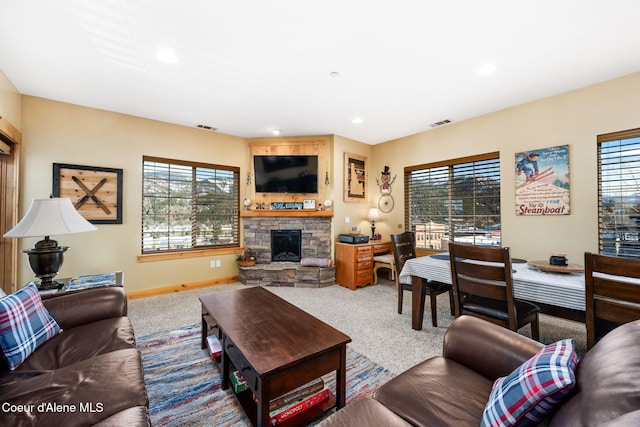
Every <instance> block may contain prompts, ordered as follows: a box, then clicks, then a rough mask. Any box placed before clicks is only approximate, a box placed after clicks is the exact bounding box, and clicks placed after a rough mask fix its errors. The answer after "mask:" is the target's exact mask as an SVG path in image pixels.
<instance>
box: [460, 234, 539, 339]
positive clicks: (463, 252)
mask: <svg viewBox="0 0 640 427" xmlns="http://www.w3.org/2000/svg"><path fill="white" fill-rule="evenodd" d="M449 259H450V262H451V278H452V281H453V294H454V303H455V316H456V317H459V316H461V315H463V314H469V315H472V316H476V317H480V318H482V319H485V320H488V321H489V322H492V323H496V324H498V325H501V326H504V327H505V328H508V329H511V330H512V331H517V330H518V329H519V328H521V327H522V326H525V325H527V324H529V323H530V324H531V337H532V338H533V339H534V340H536V341H538V340H539V338H540V332H539V328H540V326H539V321H538V313H539V312H540V308H539V307H538V306H537V305H535V304H532V303H530V302H527V301H521V300H518V299H515V298H514V297H513V278H512V272H513V270H512V267H511V254H510V251H509V248H495V247H489V246H474V245H466V244H460V243H453V242H450V243H449ZM478 261H479V262H478Z"/></svg>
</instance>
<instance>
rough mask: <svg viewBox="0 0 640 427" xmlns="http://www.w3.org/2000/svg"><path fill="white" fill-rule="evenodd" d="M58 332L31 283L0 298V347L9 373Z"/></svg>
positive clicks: (58, 329)
mask: <svg viewBox="0 0 640 427" xmlns="http://www.w3.org/2000/svg"><path fill="white" fill-rule="evenodd" d="M60 331H61V329H60V327H59V326H58V323H57V322H56V321H55V320H54V319H53V317H51V315H50V314H49V312H48V311H47V309H46V308H45V307H44V305H42V299H41V298H40V294H39V293H38V288H36V285H34V284H33V283H29V284H28V285H27V286H25V287H24V288H22V289H19V290H18V291H16V292H14V293H13V294H11V295H7V296H5V297H2V298H0V347H1V348H2V354H3V355H4V358H5V359H6V361H7V365H8V366H9V369H10V370H12V371H13V370H14V369H16V368H17V367H18V366H20V365H21V364H22V362H24V361H25V360H26V358H27V357H29V355H30V354H31V353H33V351H34V350H35V349H36V348H38V347H39V346H41V345H42V344H43V343H45V342H47V340H49V339H50V338H52V337H54V336H55V335H56V334H58V333H60Z"/></svg>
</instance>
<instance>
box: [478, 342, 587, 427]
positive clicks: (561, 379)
mask: <svg viewBox="0 0 640 427" xmlns="http://www.w3.org/2000/svg"><path fill="white" fill-rule="evenodd" d="M577 363H578V355H577V354H576V352H575V343H574V341H573V340H572V339H566V340H562V341H558V342H556V343H554V344H550V345H547V346H545V347H544V348H543V349H542V350H540V351H539V352H538V353H536V355H535V356H533V357H532V358H531V359H529V360H527V361H526V362H525V363H523V364H522V365H520V366H519V367H518V368H517V369H516V370H514V371H513V372H512V373H510V374H509V375H508V376H506V377H502V378H498V379H497V380H496V381H495V382H494V383H493V388H492V390H491V395H490V396H489V402H487V406H486V407H485V408H484V413H483V414H482V427H489V426H491V427H503V426H515V425H518V426H529V425H538V424H539V423H540V422H542V421H543V420H544V418H545V417H546V416H547V415H548V414H550V413H551V412H552V411H553V410H554V408H555V407H556V406H557V405H558V404H559V403H560V402H561V401H562V398H563V397H564V396H566V395H567V394H568V393H569V392H570V391H571V390H572V389H573V387H574V386H575V384H576V379H575V373H574V371H575V368H576V364H577Z"/></svg>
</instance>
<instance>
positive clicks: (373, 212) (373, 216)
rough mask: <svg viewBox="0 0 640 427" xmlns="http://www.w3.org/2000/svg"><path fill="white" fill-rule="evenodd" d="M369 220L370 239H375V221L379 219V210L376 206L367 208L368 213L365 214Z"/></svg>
mask: <svg viewBox="0 0 640 427" xmlns="http://www.w3.org/2000/svg"><path fill="white" fill-rule="evenodd" d="M367 218H369V221H371V239H372V240H375V238H376V221H380V211H379V210H378V208H371V209H369V215H368V216H367Z"/></svg>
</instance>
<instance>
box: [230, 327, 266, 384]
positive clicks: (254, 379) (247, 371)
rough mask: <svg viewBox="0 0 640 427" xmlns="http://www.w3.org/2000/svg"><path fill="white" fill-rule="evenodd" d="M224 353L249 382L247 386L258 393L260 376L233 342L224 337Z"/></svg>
mask: <svg viewBox="0 0 640 427" xmlns="http://www.w3.org/2000/svg"><path fill="white" fill-rule="evenodd" d="M224 352H225V355H226V357H228V358H229V361H230V362H231V364H232V365H233V366H234V367H235V370H237V371H238V372H240V374H242V376H243V377H244V379H245V381H247V386H248V387H249V388H251V390H253V391H254V392H258V374H257V373H256V371H254V370H253V367H252V366H251V364H250V363H249V362H248V361H247V359H245V357H244V355H243V354H242V353H241V352H240V350H238V348H237V347H236V346H235V344H234V343H233V341H231V340H230V339H229V338H228V337H226V336H225V337H224ZM232 370H233V367H232Z"/></svg>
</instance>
